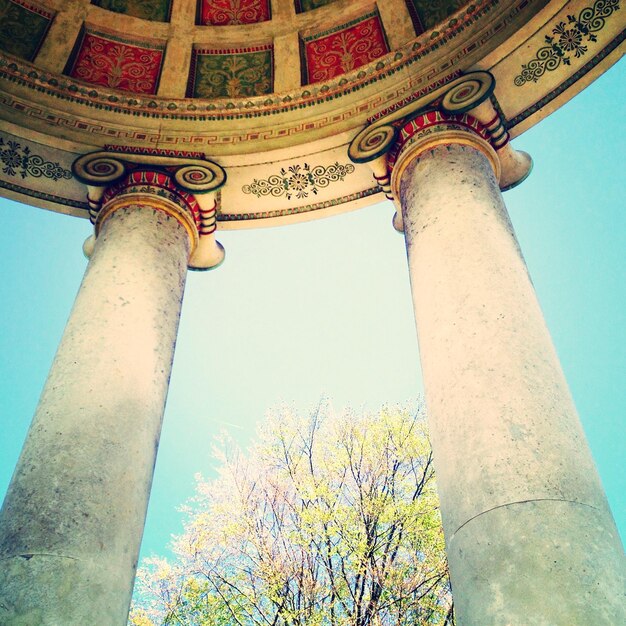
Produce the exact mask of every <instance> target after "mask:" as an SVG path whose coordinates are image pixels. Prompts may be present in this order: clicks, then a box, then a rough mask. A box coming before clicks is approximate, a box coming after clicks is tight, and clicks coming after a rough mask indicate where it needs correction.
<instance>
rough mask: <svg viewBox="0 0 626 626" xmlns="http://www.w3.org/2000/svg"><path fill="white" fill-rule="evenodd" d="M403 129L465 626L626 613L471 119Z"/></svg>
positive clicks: (421, 306)
mask: <svg viewBox="0 0 626 626" xmlns="http://www.w3.org/2000/svg"><path fill="white" fill-rule="evenodd" d="M444 118H445V116H441V115H435V116H434V117H433V116H432V115H431V118H426V119H422V120H421V121H420V120H417V121H415V120H414V121H413V122H411V123H410V124H412V125H413V126H412V127H411V128H405V129H404V130H405V131H406V132H405V133H404V135H403V140H404V145H403V146H402V147H401V148H400V150H399V154H398V156H397V160H396V163H395V166H394V170H393V174H392V181H391V182H392V187H393V189H394V192H395V195H396V197H399V199H400V202H401V206H402V216H403V221H404V232H405V238H406V247H407V254H408V264H409V271H410V278H411V287H412V292H413V302H414V307H415V319H416V325H417V332H418V339H419V346H420V357H421V363H422V370H423V376H424V388H425V394H426V403H427V406H428V418H429V423H430V430H431V437H432V445H433V450H434V458H435V467H436V471H437V481H438V486H439V494H440V498H441V510H442V516H443V523H444V532H445V537H446V544H447V552H448V560H449V565H450V575H451V581H452V591H453V597H454V602H455V610H456V616H457V623H458V624H459V626H470V625H471V626H489V625H499V626H504V625H509V624H510V625H512V626H534V625H540V624H541V625H545V626H548V625H549V626H557V625H559V626H590V625H591V624H593V625H594V626H599V625H606V626H615V624H623V623H626V615H625V611H624V592H625V587H624V555H623V549H622V546H621V543H620V540H619V536H618V533H617V530H616V527H615V524H614V521H613V518H612V516H611V513H610V511H609V508H608V505H607V501H606V498H605V495H604V493H603V489H602V486H601V484H600V480H599V477H598V474H597V472H596V469H595V467H594V463H593V460H592V458H591V454H590V451H589V448H588V445H587V442H586V440H585V435H584V433H583V430H582V428H581V425H580V422H579V419H578V417H577V414H576V410H575V407H574V405H573V403H572V399H571V397H570V393H569V391H568V388H567V384H566V381H565V379H564V377H563V373H562V371H561V368H560V365H559V362H558V358H557V355H556V353H555V350H554V347H553V345H552V342H551V339H550V336H549V333H548V330H547V328H546V325H545V323H544V320H543V316H542V313H541V310H540V307H539V304H538V302H537V298H536V296H535V292H534V290H533V286H532V284H531V281H530V278H529V276H528V272H527V269H526V266H525V263H524V259H523V258H522V254H521V252H520V249H519V246H518V243H517V241H516V238H515V234H514V232H513V228H512V226H511V222H510V220H509V217H508V215H507V211H506V207H505V206H504V202H503V199H502V195H501V192H500V189H499V186H498V180H497V176H498V175H499V169H500V165H501V164H500V160H499V158H498V155H497V154H496V152H495V151H494V149H493V148H492V147H491V145H490V144H489V142H488V141H487V135H486V134H485V133H484V132H483V130H484V129H482V130H481V125H480V124H478V123H477V122H476V120H475V119H472V118H470V117H469V116H456V118H455V120H454V121H448V122H446V120H445V119H444Z"/></svg>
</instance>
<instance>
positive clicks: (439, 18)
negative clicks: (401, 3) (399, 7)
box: [407, 0, 466, 34]
mask: <svg viewBox="0 0 626 626" xmlns="http://www.w3.org/2000/svg"><path fill="white" fill-rule="evenodd" d="M465 3H466V0H438V1H437V2H433V0H407V7H408V9H409V13H410V14H411V19H412V20H413V25H414V26H415V31H416V32H417V34H420V33H423V32H425V31H427V30H429V29H431V28H433V27H434V26H437V25H438V24H441V23H442V22H443V21H445V19H446V18H448V17H450V15H452V14H453V13H455V12H456V11H458V10H459V9H460V8H461V7H462V6H463V5H464V4H465Z"/></svg>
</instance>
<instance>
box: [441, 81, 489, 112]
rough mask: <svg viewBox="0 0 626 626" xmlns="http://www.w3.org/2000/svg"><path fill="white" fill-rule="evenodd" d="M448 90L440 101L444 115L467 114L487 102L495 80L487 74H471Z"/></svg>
mask: <svg viewBox="0 0 626 626" xmlns="http://www.w3.org/2000/svg"><path fill="white" fill-rule="evenodd" d="M463 78H464V80H462V81H461V82H459V83H457V84H456V85H454V87H452V89H450V90H448V91H447V92H446V93H445V95H444V96H443V98H442V100H441V105H440V108H441V110H442V111H444V112H445V113H467V112H468V111H471V110H472V109H473V108H475V107H477V106H478V105H479V104H481V103H482V102H484V101H485V100H487V98H489V96H491V94H492V93H493V90H494V89H495V86H496V80H495V78H494V77H493V75H492V74H490V73H489V72H472V73H470V74H467V75H466V76H464V77H463Z"/></svg>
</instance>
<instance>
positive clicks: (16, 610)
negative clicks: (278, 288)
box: [0, 174, 197, 626]
mask: <svg viewBox="0 0 626 626" xmlns="http://www.w3.org/2000/svg"><path fill="white" fill-rule="evenodd" d="M142 175H143V174H142ZM155 176H156V175H155ZM160 176H161V177H162V178H164V179H166V178H167V176H165V175H160ZM144 178H145V176H144ZM168 180H169V179H168ZM131 182H132V181H131ZM147 182H148V183H150V182H155V183H156V182H157V181H151V180H148V181H147ZM117 191H118V192H117V193H115V192H114V193H110V194H109V196H108V198H107V197H105V202H104V206H103V208H102V210H101V211H100V215H99V217H98V221H97V222H96V228H97V230H98V231H99V234H98V237H97V240H96V243H95V248H94V250H93V254H92V256H91V259H90V261H89V266H88V268H87V271H86V274H85V277H84V279H83V282H82V285H81V287H80V290H79V292H78V296H77V298H76V302H75V305H74V308H73V310H72V313H71V316H70V319H69V322H68V324H67V327H66V330H65V333H64V335H63V338H62V340H61V344H60V346H59V349H58V352H57V354H56V357H55V359H54V362H53V365H52V369H51V371H50V374H49V377H48V380H47V382H46V385H45V388H44V390H43V394H42V396H41V400H40V402H39V406H38V408H37V411H36V413H35V417H34V420H33V423H32V425H31V428H30V431H29V433H28V436H27V439H26V443H25V445H24V449H23V451H22V454H21V457H20V459H19V462H18V465H17V468H16V470H15V474H14V476H13V479H12V481H11V484H10V487H9V490H8V493H7V496H6V500H5V502H4V506H3V508H2V510H1V512H0V624H3V626H17V625H19V626H86V625H87V624H97V625H98V626H108V625H111V626H114V625H115V626H121V625H123V624H126V619H127V613H128V608H129V604H130V598H131V592H132V587H133V580H134V575H135V569H136V566H137V558H138V553H139V545H140V542H141V536H142V533H143V527H144V520H145V515H146V508H147V504H148V496H149V492H150V485H151V482H152V474H153V468H154V464H155V458H156V451H157V447H158V443H159V433H160V430H161V420H162V416H163V410H164V405H165V399H166V396H167V389H168V383H169V378H170V372H171V367H172V358H173V354H174V344H175V341H176V332H177V327H178V321H179V315H180V309H181V302H182V297H183V289H184V285H185V277H186V273H187V264H188V261H189V257H190V252H191V248H192V245H194V243H197V241H195V242H194V236H195V238H196V240H197V233H195V231H194V229H195V225H194V220H193V218H192V216H190V215H186V212H185V208H184V203H182V206H181V202H178V203H177V202H175V201H174V199H175V198H174V196H175V193H174V194H170V195H171V197H164V195H163V189H162V187H159V188H155V189H151V188H150V187H149V185H147V184H146V180H143V187H142V191H143V193H127V192H128V191H129V189H128V188H122V189H121V190H120V189H118V190H117ZM135 191H136V189H135ZM152 191H154V192H157V191H158V192H160V195H157V194H156V193H152ZM130 192H133V189H132V188H130ZM179 200H180V198H179Z"/></svg>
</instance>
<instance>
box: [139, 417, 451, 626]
mask: <svg viewBox="0 0 626 626" xmlns="http://www.w3.org/2000/svg"><path fill="white" fill-rule="evenodd" d="M215 455H216V457H217V459H218V461H219V464H220V469H219V474H218V476H217V478H215V479H212V480H205V479H203V478H202V477H200V476H199V477H197V479H198V482H197V492H196V496H195V497H194V498H193V499H192V501H191V502H190V503H189V505H188V506H187V507H186V508H185V511H186V514H187V522H186V524H185V531H184V533H183V534H182V535H181V536H180V537H178V538H177V539H176V540H175V541H174V544H173V550H174V553H175V555H176V560H175V562H174V563H169V562H167V561H166V560H164V559H151V560H149V561H148V562H147V563H146V565H145V566H144V567H143V568H142V569H141V570H140V572H139V575H138V582H137V593H136V597H137V599H136V601H135V604H134V606H133V610H132V611H131V619H130V623H131V624H132V625H133V626H153V625H156V624H159V625H161V624H183V625H185V626H187V625H202V626H235V625H240V626H305V625H306V626H391V625H392V624H393V625H394V626H396V625H398V626H403V625H409V624H411V625H412V626H414V625H418V624H438V625H444V624H452V623H453V617H452V601H451V597H450V587H449V580H448V573H447V566H446V560H445V554H444V541H443V533H442V529H441V520H440V515H439V509H438V500H437V494H436V488H435V481H434V472H433V466H432V453H431V449H430V445H429V441H428V436H427V432H426V426H425V422H424V418H423V411H422V410H421V409H420V410H418V411H417V412H415V413H410V412H408V411H406V410H399V409H394V410H389V409H383V410H382V411H381V412H380V413H378V414H375V415H372V414H364V415H357V414H354V413H345V414H342V415H333V413H332V411H331V410H330V409H329V408H328V406H325V405H320V406H319V407H318V408H317V409H316V410H315V411H313V412H312V414H311V415H310V416H308V417H306V418H302V417H299V416H298V415H296V414H295V412H293V411H291V410H289V409H286V408H285V409H281V410H279V411H277V412H275V413H274V414H273V415H272V416H270V418H269V420H268V421H267V422H266V423H265V425H264V427H263V430H262V431H261V432H260V433H259V436H258V437H257V442H256V443H255V444H253V445H252V447H251V448H250V450H249V451H248V452H247V453H245V454H244V453H243V452H242V451H241V450H240V449H239V448H238V447H237V446H235V445H234V444H233V442H232V441H229V440H227V439H222V441H221V442H220V444H219V445H218V446H216V448H215Z"/></svg>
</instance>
